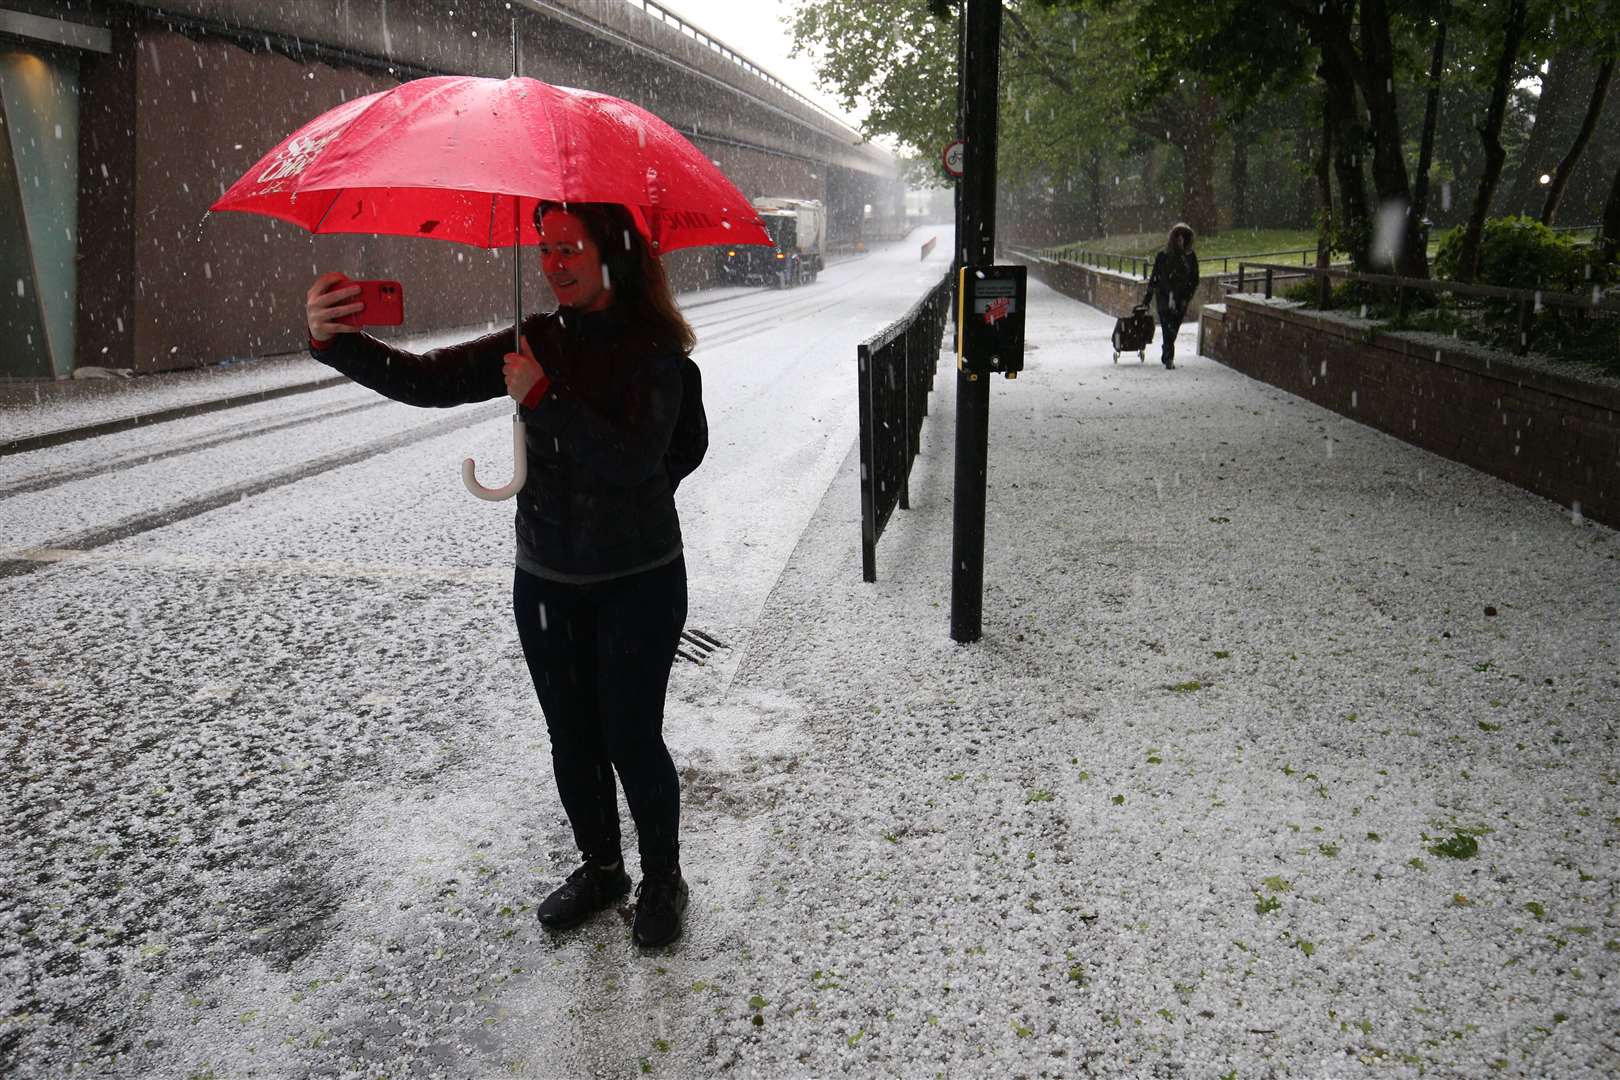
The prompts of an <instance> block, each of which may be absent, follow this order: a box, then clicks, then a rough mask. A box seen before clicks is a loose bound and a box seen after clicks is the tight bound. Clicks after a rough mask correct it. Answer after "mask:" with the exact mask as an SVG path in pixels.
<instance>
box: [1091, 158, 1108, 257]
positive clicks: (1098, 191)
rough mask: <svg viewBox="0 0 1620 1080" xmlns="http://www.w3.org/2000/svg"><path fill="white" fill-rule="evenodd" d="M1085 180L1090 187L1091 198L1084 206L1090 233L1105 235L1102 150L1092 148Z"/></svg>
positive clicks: (1105, 194) (1104, 191)
mask: <svg viewBox="0 0 1620 1080" xmlns="http://www.w3.org/2000/svg"><path fill="white" fill-rule="evenodd" d="M1086 182H1087V184H1088V185H1089V187H1090V188H1091V199H1090V202H1089V204H1088V205H1087V207H1086V213H1087V215H1088V216H1089V217H1090V218H1091V235H1092V236H1107V235H1108V228H1107V226H1106V224H1105V219H1104V217H1103V206H1104V203H1103V200H1104V199H1105V198H1106V197H1107V190H1106V189H1105V188H1104V187H1103V175H1102V152H1101V151H1099V150H1093V151H1092V152H1091V159H1090V160H1089V161H1087V162H1086Z"/></svg>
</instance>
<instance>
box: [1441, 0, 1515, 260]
mask: <svg viewBox="0 0 1620 1080" xmlns="http://www.w3.org/2000/svg"><path fill="white" fill-rule="evenodd" d="M1524 24H1525V0H1508V19H1507V30H1506V31H1505V32H1504V33H1503V35H1502V51H1501V53H1500V54H1498V56H1497V58H1496V78H1495V80H1494V82H1493V83H1492V85H1491V103H1490V107H1489V108H1488V109H1487V110H1486V113H1485V126H1484V127H1482V128H1480V129H1479V138H1480V141H1481V142H1482V143H1484V146H1485V171H1484V172H1483V173H1482V174H1481V175H1480V178H1479V192H1478V193H1477V194H1476V195H1475V197H1474V209H1473V212H1472V213H1470V214H1469V215H1468V226H1467V230H1466V231H1465V232H1464V233H1463V242H1462V251H1461V252H1460V253H1459V254H1458V257H1457V280H1458V281H1464V282H1467V281H1473V280H1474V277H1475V276H1476V275H1477V274H1478V272H1479V238H1480V235H1481V234H1482V233H1483V232H1484V231H1485V218H1486V216H1487V215H1488V214H1489V213H1490V212H1491V198H1492V196H1494V195H1495V194H1496V182H1497V180H1499V179H1500V178H1501V176H1502V161H1503V160H1504V159H1505V158H1506V157H1507V154H1506V152H1505V151H1504V150H1503V149H1502V118H1503V116H1504V115H1505V114H1506V112H1507V96H1508V87H1509V86H1510V85H1511V84H1512V82H1513V66H1514V63H1515V61H1516V60H1517V59H1518V56H1519V42H1520V41H1522V40H1523V38H1524Z"/></svg>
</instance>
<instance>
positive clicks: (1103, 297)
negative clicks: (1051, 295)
mask: <svg viewBox="0 0 1620 1080" xmlns="http://www.w3.org/2000/svg"><path fill="white" fill-rule="evenodd" d="M1006 255H1007V257H1008V258H1009V259H1011V260H1012V261H1013V262H1017V263H1023V264H1024V265H1025V266H1027V267H1029V273H1030V276H1031V277H1035V278H1039V279H1040V280H1041V282H1043V283H1044V284H1045V285H1046V286H1047V287H1048V288H1051V289H1055V290H1057V291H1058V292H1060V293H1062V294H1063V295H1064V296H1068V297H1071V298H1073V299H1075V300H1081V301H1084V302H1085V303H1087V304H1090V305H1091V306H1092V307H1094V308H1096V309H1097V310H1099V311H1103V312H1106V313H1107V314H1109V315H1112V316H1114V317H1115V318H1119V317H1121V316H1124V315H1129V314H1130V313H1131V308H1133V307H1135V306H1136V305H1137V304H1139V303H1141V302H1142V293H1143V291H1144V290H1145V289H1146V288H1147V281H1146V279H1144V278H1139V277H1135V276H1133V275H1131V274H1121V273H1117V272H1115V271H1113V270H1099V269H1097V268H1096V267H1094V266H1082V265H1081V264H1079V263H1074V262H1067V261H1065V262H1053V261H1051V260H1048V259H1042V258H1039V257H1038V256H1035V255H1031V254H1028V253H1027V252H1022V251H1011V252H1007V253H1006ZM1225 291H1226V290H1225V287H1224V286H1223V285H1222V283H1221V279H1220V278H1218V277H1209V276H1205V277H1204V279H1203V280H1201V281H1200V282H1199V283H1198V291H1197V292H1196V293H1194V294H1193V299H1192V303H1191V304H1188V305H1187V317H1188V318H1189V319H1190V318H1193V317H1195V316H1196V315H1197V314H1198V313H1199V311H1201V310H1202V309H1203V307H1204V305H1205V304H1214V303H1219V302H1220V300H1221V298H1222V297H1223V296H1224V295H1225Z"/></svg>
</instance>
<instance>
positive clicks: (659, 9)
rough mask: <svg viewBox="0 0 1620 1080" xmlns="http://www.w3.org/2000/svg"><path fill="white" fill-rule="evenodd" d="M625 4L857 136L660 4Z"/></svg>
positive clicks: (644, 0) (639, 0)
mask: <svg viewBox="0 0 1620 1080" xmlns="http://www.w3.org/2000/svg"><path fill="white" fill-rule="evenodd" d="M625 3H627V4H629V5H630V6H631V7H633V8H638V9H640V10H641V11H643V12H645V13H646V14H647V15H649V16H651V17H652V18H654V19H657V20H658V21H659V22H662V23H664V24H665V25H666V26H668V27H670V28H671V29H672V30H675V31H676V32H678V33H681V34H685V35H686V36H687V37H689V38H691V39H692V40H693V41H695V42H697V43H698V44H699V45H704V46H707V47H708V48H709V49H710V50H711V51H713V52H715V53H717V54H719V55H720V56H721V57H722V58H723V59H726V60H729V61H731V62H732V63H733V64H736V65H737V66H738V67H740V68H742V69H743V70H744V71H746V72H748V73H749V74H750V75H753V76H754V77H756V78H758V79H762V80H764V81H765V82H766V83H767V84H769V85H770V86H773V87H775V88H776V89H778V90H780V91H781V92H782V93H784V94H786V95H788V96H789V97H791V98H793V99H794V100H795V101H797V102H799V104H801V105H806V106H808V107H810V108H812V109H814V110H816V112H818V113H820V114H821V115H822V116H825V117H826V118H827V119H829V120H832V121H833V122H834V123H836V124H838V126H840V127H842V128H844V129H845V130H846V131H849V132H851V133H852V134H856V135H858V134H860V133H859V132H857V131H856V130H855V129H854V128H852V127H850V126H849V124H848V123H847V122H846V121H844V120H843V119H842V118H841V117H838V116H835V115H833V113H832V112H831V111H830V110H829V109H828V108H827V107H826V106H825V105H821V104H819V103H817V102H814V101H811V100H810V99H809V98H808V97H806V96H805V95H803V94H801V93H800V92H799V91H797V90H795V89H793V87H791V86H789V85H788V84H787V83H785V82H783V81H782V80H781V79H778V78H777V77H776V76H775V75H772V74H771V73H770V72H769V71H766V70H765V69H764V68H762V67H760V66H759V65H758V64H756V63H754V62H753V61H752V60H750V59H748V57H746V56H744V55H743V54H742V53H740V52H738V51H737V50H735V49H733V48H732V47H731V46H729V45H727V44H726V43H725V42H723V41H721V40H720V39H719V38H717V37H715V36H714V35H713V34H710V33H708V32H707V31H706V30H704V29H702V28H701V27H699V26H695V25H694V24H692V23H690V22H687V21H686V19H684V18H682V17H681V16H680V15H677V14H676V13H675V12H673V11H670V10H669V9H668V8H666V7H664V6H663V5H662V4H659V3H656V2H655V0H625Z"/></svg>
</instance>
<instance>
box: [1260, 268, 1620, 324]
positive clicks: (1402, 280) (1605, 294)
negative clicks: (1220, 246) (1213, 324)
mask: <svg viewBox="0 0 1620 1080" xmlns="http://www.w3.org/2000/svg"><path fill="white" fill-rule="evenodd" d="M1251 268H1252V269H1255V270H1261V271H1264V272H1265V275H1264V277H1265V283H1266V284H1265V288H1266V292H1265V295H1266V299H1268V300H1269V299H1271V284H1272V279H1273V276H1274V275H1275V274H1276V273H1278V272H1282V273H1285V274H1287V275H1288V276H1290V277H1325V278H1338V279H1340V280H1343V281H1360V282H1365V283H1366V284H1369V285H1383V286H1386V287H1388V288H1392V289H1395V290H1397V291H1404V290H1406V289H1416V290H1417V291H1419V292H1431V293H1451V294H1453V295H1455V296H1478V297H1483V298H1486V299H1490V300H1507V301H1511V302H1514V303H1530V304H1538V305H1541V306H1547V305H1552V306H1555V307H1570V308H1583V309H1585V310H1587V311H1605V312H1610V311H1612V312H1617V313H1620V294H1614V293H1611V292H1609V291H1607V290H1605V289H1604V288H1603V286H1601V285H1593V286H1592V290H1591V291H1590V292H1579V293H1566V292H1555V291H1552V290H1550V289H1515V288H1510V287H1508V286H1505V285H1475V284H1472V283H1467V282H1461V281H1438V280H1435V279H1434V278H1411V277H1400V276H1399V275H1396V274H1369V273H1366V272H1365V271H1361V270H1340V269H1337V268H1335V267H1331V266H1328V267H1322V266H1303V267H1301V266H1285V265H1279V264H1277V263H1251V262H1248V261H1244V262H1241V263H1239V264H1238V285H1239V287H1240V288H1239V291H1240V292H1241V291H1242V289H1241V287H1242V286H1243V285H1244V284H1245V279H1246V273H1247V270H1248V269H1251Z"/></svg>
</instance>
